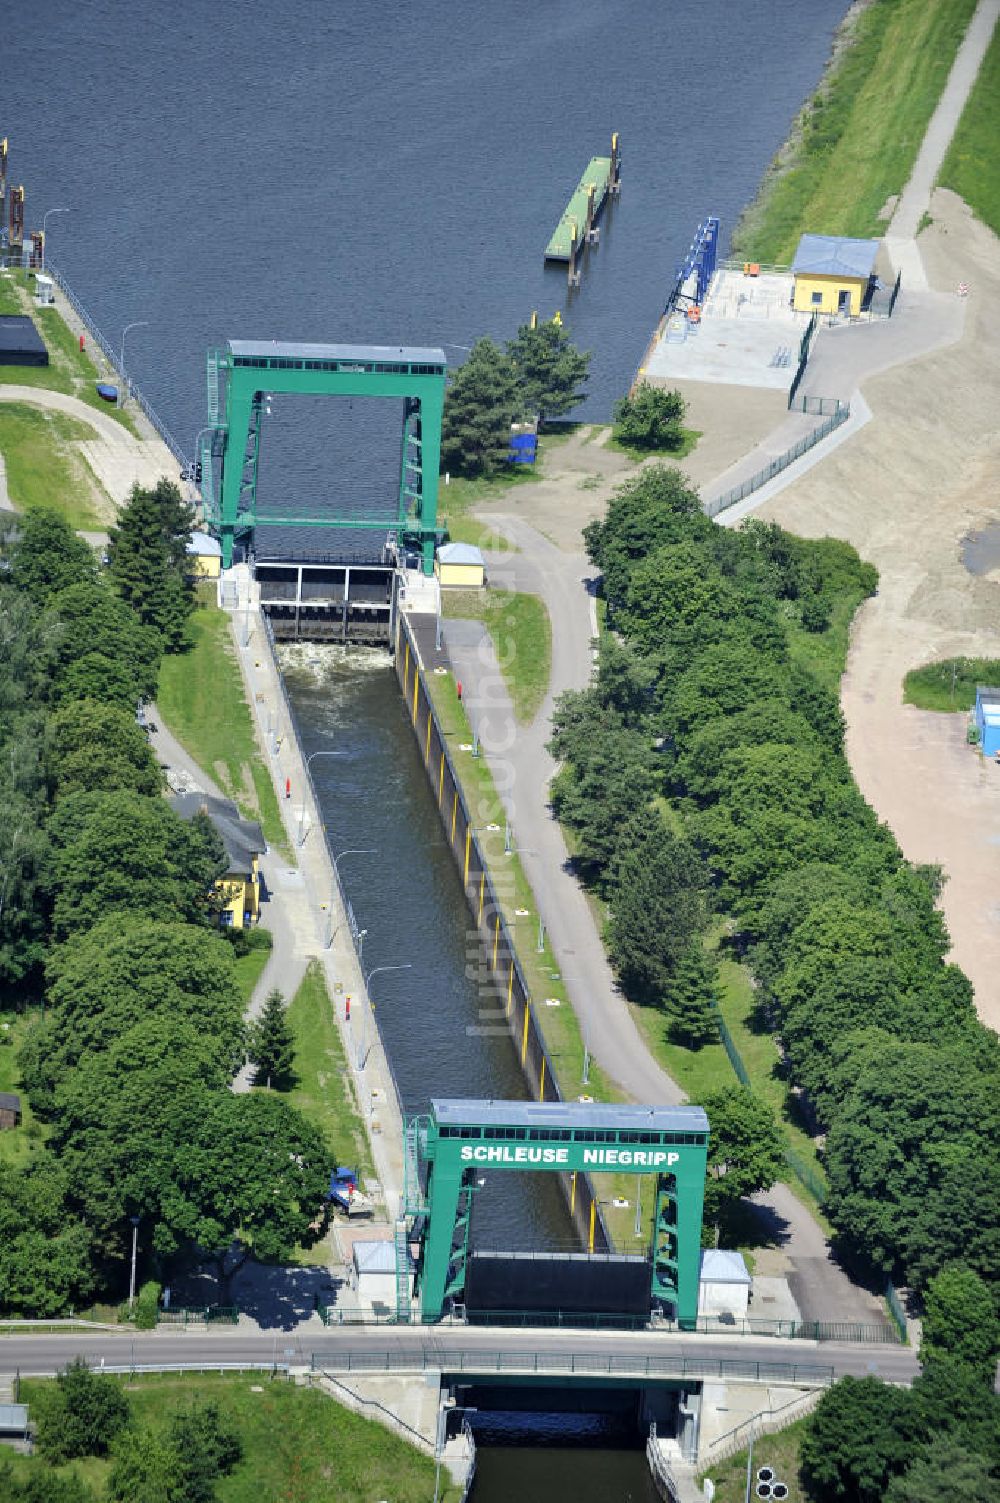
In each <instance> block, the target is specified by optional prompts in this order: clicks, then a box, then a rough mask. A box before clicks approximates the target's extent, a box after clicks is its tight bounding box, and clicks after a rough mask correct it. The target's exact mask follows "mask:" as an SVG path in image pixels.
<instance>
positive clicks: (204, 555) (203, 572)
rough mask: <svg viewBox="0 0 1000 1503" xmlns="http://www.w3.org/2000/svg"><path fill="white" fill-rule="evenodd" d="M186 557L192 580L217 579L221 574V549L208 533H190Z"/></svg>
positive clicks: (216, 540) (215, 539)
mask: <svg viewBox="0 0 1000 1503" xmlns="http://www.w3.org/2000/svg"><path fill="white" fill-rule="evenodd" d="M187 556H188V573H189V574H190V576H191V578H192V579H218V577H219V575H220V574H221V573H222V548H221V547H220V545H219V541H218V539H217V538H213V537H212V535H211V534H210V533H208V532H192V534H191V537H190V540H189V542H188V545H187Z"/></svg>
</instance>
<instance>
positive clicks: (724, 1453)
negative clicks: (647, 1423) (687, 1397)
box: [699, 1391, 821, 1466]
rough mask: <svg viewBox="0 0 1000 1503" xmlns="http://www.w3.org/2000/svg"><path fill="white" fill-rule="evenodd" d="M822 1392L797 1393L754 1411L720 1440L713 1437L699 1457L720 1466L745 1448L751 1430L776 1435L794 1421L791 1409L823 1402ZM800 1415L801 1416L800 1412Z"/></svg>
mask: <svg viewBox="0 0 1000 1503" xmlns="http://www.w3.org/2000/svg"><path fill="white" fill-rule="evenodd" d="M820 1398H821V1394H820V1393H819V1392H818V1391H814V1392H813V1393H808V1394H801V1393H800V1394H796V1396H795V1398H794V1399H789V1400H788V1401H787V1402H786V1403H784V1404H779V1405H778V1407H777V1409H761V1410H760V1411H759V1413H757V1414H752V1415H751V1416H750V1418H749V1419H745V1420H740V1422H739V1424H738V1425H734V1426H733V1428H732V1429H731V1430H727V1431H726V1432H725V1434H724V1435H720V1436H719V1438H718V1440H713V1441H712V1443H711V1445H709V1446H706V1447H705V1455H704V1456H702V1457H700V1458H699V1462H700V1464H701V1465H702V1466H705V1465H709V1466H718V1465H719V1463H720V1462H723V1461H727V1460H728V1459H729V1457H730V1456H735V1455H736V1452H737V1451H742V1450H744V1449H745V1448H746V1446H747V1444H748V1443H749V1440H750V1436H751V1434H752V1435H753V1436H754V1438H755V1439H756V1437H757V1436H758V1435H773V1434H774V1433H775V1431H776V1430H783V1429H784V1428H785V1426H786V1425H787V1424H789V1423H790V1419H791V1417H790V1415H789V1413H788V1411H789V1410H790V1409H798V1410H800V1411H803V1412H805V1411H807V1410H809V1409H812V1408H813V1407H814V1405H816V1404H818V1403H819V1400H820ZM796 1418H798V1416H796Z"/></svg>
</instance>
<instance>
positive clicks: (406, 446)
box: [197, 339, 447, 574]
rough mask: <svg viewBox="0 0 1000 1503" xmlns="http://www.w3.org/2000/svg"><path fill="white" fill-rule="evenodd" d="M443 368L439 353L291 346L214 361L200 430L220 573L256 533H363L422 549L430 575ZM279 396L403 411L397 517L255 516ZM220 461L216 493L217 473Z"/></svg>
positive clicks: (253, 344) (248, 346)
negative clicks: (263, 448)
mask: <svg viewBox="0 0 1000 1503" xmlns="http://www.w3.org/2000/svg"><path fill="white" fill-rule="evenodd" d="M446 371H447V362H446V360H445V355H444V351H443V350H440V349H412V348H402V347H399V348H394V347H392V346H388V345H352V344H290V343H286V342H285V341H278V340H266V339H231V340H230V341H229V343H228V345H227V347H226V349H225V350H218V349H212V350H209V352H208V427H207V428H205V429H203V430H202V436H201V443H200V446H199V453H198V456H197V457H198V460H199V462H200V464H201V476H202V502H203V505H204V510H205V520H206V523H207V525H208V526H209V527H210V528H211V529H212V530H213V532H215V533H216V535H217V536H218V538H219V541H220V542H221V544H222V567H223V568H224V569H228V568H229V566H230V564H231V563H232V559H233V543H234V541H235V540H236V539H237V538H243V537H246V536H248V535H250V534H252V533H253V532H254V530H255V529H256V528H257V527H263V526H268V525H270V526H282V527H328V528H352V529H353V528H357V529H360V530H364V531H374V532H381V533H385V532H386V531H394V532H395V533H396V539H397V543H398V544H399V545H400V546H401V545H402V542H403V539H404V538H411V539H413V540H414V541H416V543H417V544H418V546H419V548H420V552H421V558H422V565H423V570H424V573H425V574H431V573H432V572H433V569H434V545H435V541H436V537H437V498H438V471H439V469H440V464H441V414H442V411H443V408H444V389H445V376H446ZM274 392H282V393H289V394H291V395H298V396H321V397H322V396H327V397H390V398H395V399H396V400H398V401H401V402H402V405H403V433H402V452H401V457H400V473H399V493H398V498H397V505H396V512H395V516H394V517H392V518H390V519H388V521H387V519H386V517H384V516H382V517H379V518H372V517H370V516H368V517H358V516H352V515H349V514H342V513H339V512H336V511H334V510H331V511H320V510H319V509H318V508H317V509H316V511H309V512H307V513H306V514H305V515H291V514H288V515H285V514H278V513H273V514H268V513H266V512H261V511H258V509H257V466H258V460H259V456H260V430H261V418H262V416H263V414H264V412H265V410H266V399H267V397H268V395H270V394H271V393H274ZM220 460H221V476H220V479H219V482H218V485H217V484H216V475H215V464H216V461H220Z"/></svg>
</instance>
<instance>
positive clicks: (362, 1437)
mask: <svg viewBox="0 0 1000 1503" xmlns="http://www.w3.org/2000/svg"><path fill="white" fill-rule="evenodd" d="M40 1386H41V1384H40V1382H39V1381H38V1380H34V1381H31V1382H25V1383H23V1384H22V1389H23V1393H24V1397H25V1399H26V1400H27V1402H28V1403H29V1404H30V1403H31V1400H32V1397H33V1395H37V1393H38V1390H39V1388H40ZM126 1391H127V1393H128V1396H129V1401H130V1403H131V1406H132V1412H133V1415H134V1422H135V1424H136V1425H137V1426H139V1427H141V1428H143V1429H146V1428H160V1427H165V1426H166V1424H167V1423H168V1422H169V1420H170V1417H171V1415H172V1414H173V1413H174V1412H175V1411H176V1410H177V1409H179V1408H182V1407H184V1406H186V1405H189V1404H190V1403H192V1402H193V1401H197V1402H200V1403H204V1402H208V1401H212V1402H214V1403H216V1404H218V1406H219V1409H220V1411H221V1412H222V1415H223V1416H224V1418H225V1419H226V1421H227V1422H228V1423H230V1424H232V1425H233V1426H234V1427H235V1428H236V1430H237V1431H238V1432H239V1436H240V1439H241V1441H242V1443H243V1457H242V1460H241V1461H240V1462H239V1463H238V1465H237V1466H236V1468H235V1470H234V1471H233V1472H232V1474H231V1475H230V1476H228V1477H224V1478H221V1479H220V1481H219V1482H218V1483H217V1485H216V1497H217V1498H218V1500H219V1503H259V1500H260V1499H271V1498H289V1499H291V1498H294V1499H295V1500H296V1503H371V1500H372V1499H374V1498H392V1499H393V1500H394V1503H426V1500H427V1499H428V1498H430V1497H431V1496H432V1495H433V1492H434V1462H433V1460H432V1459H431V1458H430V1457H429V1456H425V1455H424V1454H423V1453H422V1452H421V1451H418V1450H416V1449H415V1448H414V1447H413V1446H409V1445H407V1444H406V1442H405V1441H403V1440H401V1439H399V1438H398V1437H397V1436H396V1435H394V1434H393V1433H392V1432H391V1431H389V1430H386V1429H385V1428H383V1426H381V1425H377V1424H375V1423H374V1422H373V1421H371V1420H367V1419H363V1418H361V1417H360V1416H359V1415H355V1414H352V1413H351V1412H350V1411H349V1410H347V1409H344V1408H342V1407H341V1406H340V1405H339V1404H337V1403H336V1402H335V1401H334V1400H333V1399H331V1398H329V1397H328V1396H327V1395H326V1394H324V1393H320V1392H318V1391H317V1390H315V1389H309V1388H298V1387H295V1386H294V1385H293V1384H291V1383H287V1382H284V1381H282V1380H275V1381H272V1380H271V1379H270V1378H269V1377H268V1376H267V1374H266V1373H254V1374H243V1375H238V1374H230V1373H227V1374H216V1375H213V1374H206V1375H203V1376H199V1377H182V1376H178V1375H176V1374H172V1373H171V1374H165V1375H163V1376H162V1377H142V1378H138V1379H135V1380H133V1381H132V1382H131V1383H128V1384H127V1385H126ZM10 1461H11V1464H12V1468H13V1473H14V1476H15V1477H17V1478H26V1477H29V1476H36V1475H40V1476H41V1477H42V1478H43V1479H44V1477H45V1476H47V1475H51V1470H55V1471H56V1472H58V1473H59V1474H60V1475H61V1476H67V1475H69V1474H71V1473H73V1472H76V1474H77V1475H78V1476H79V1477H81V1478H82V1479H83V1480H85V1481H86V1482H87V1483H88V1484H89V1486H90V1487H92V1488H93V1489H94V1491H95V1493H96V1495H97V1497H98V1498H99V1499H103V1498H106V1497H107V1479H108V1473H109V1471H110V1464H109V1463H108V1462H107V1461H102V1460H98V1459H97V1458H94V1457H90V1458H87V1459H85V1460H82V1461H75V1462H70V1463H69V1464H68V1465H66V1466H62V1467H56V1468H54V1469H51V1470H50V1468H49V1467H48V1466H47V1464H46V1463H45V1462H44V1461H42V1460H41V1459H40V1458H38V1457H37V1456H34V1457H27V1456H16V1455H12V1456H11V1457H10ZM444 1481H445V1483H447V1476H446V1475H445V1478H444ZM39 1495H40V1496H41V1494H39ZM442 1496H443V1498H444V1499H447V1500H454V1499H456V1498H457V1497H458V1490H457V1489H456V1488H454V1487H451V1486H450V1485H449V1486H447V1487H443V1489H442Z"/></svg>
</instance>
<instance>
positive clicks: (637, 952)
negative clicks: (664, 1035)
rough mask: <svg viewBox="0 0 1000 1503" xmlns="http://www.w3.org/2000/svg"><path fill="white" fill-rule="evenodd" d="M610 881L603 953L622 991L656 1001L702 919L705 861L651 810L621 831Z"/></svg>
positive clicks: (699, 928) (706, 879)
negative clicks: (610, 896)
mask: <svg viewBox="0 0 1000 1503" xmlns="http://www.w3.org/2000/svg"><path fill="white" fill-rule="evenodd" d="M611 882H612V893H613V895H612V898H611V916H610V919H609V920H608V926H607V934H606V939H607V946H608V958H609V959H610V961H611V964H612V966H613V967H614V969H615V971H616V972H617V974H618V977H619V980H620V981H621V984H622V987H623V989H624V990H625V992H626V994H627V995H628V996H629V997H631V998H633V999H634V1000H635V1001H637V1002H644V1003H647V1004H650V1005H660V1006H662V1004H663V1000H664V993H665V992H666V990H667V987H668V986H669V984H670V981H671V979H672V977H673V976H674V974H675V972H676V970H677V966H678V962H679V961H680V959H681V957H682V956H685V955H686V953H687V952H688V951H689V949H690V947H691V941H692V939H693V938H694V936H695V935H697V934H698V932H699V931H700V930H701V928H702V927H703V926H704V924H705V920H706V916H707V915H706V903H705V893H706V890H707V888H708V872H707V870H706V868H705V864H704V862H703V861H702V860H701V857H700V856H699V855H698V854H697V852H696V851H695V850H694V849H693V847H691V846H690V845H688V843H687V841H686V840H682V839H679V838H678V837H677V836H676V835H673V834H672V833H671V832H670V831H669V830H668V829H667V828H666V827H665V825H664V823H663V821H662V819H661V818H660V815H659V813H658V812H656V811H653V812H652V813H650V814H649V815H645V816H640V817H639V818H638V819H635V818H633V819H632V820H630V821H629V823H628V825H627V826H626V827H625V829H624V831H623V832H622V837H621V844H620V854H618V856H617V859H616V860H615V861H614V863H613V865H612V870H611Z"/></svg>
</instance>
